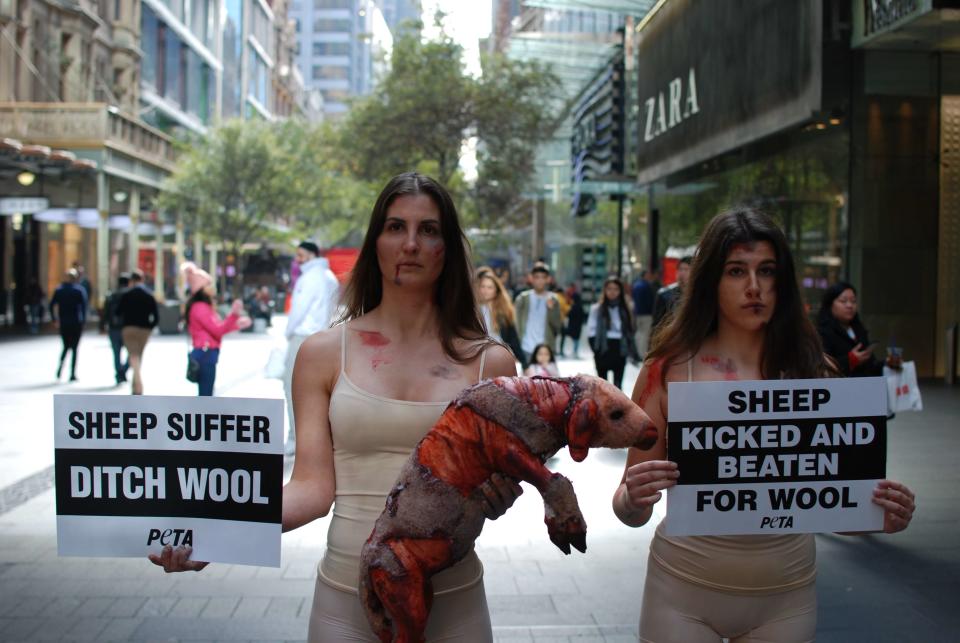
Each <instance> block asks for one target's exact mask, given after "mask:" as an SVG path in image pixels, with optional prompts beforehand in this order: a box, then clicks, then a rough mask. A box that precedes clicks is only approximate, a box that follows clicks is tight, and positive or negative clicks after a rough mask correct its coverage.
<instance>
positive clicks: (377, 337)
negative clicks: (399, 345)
mask: <svg viewBox="0 0 960 643" xmlns="http://www.w3.org/2000/svg"><path fill="white" fill-rule="evenodd" d="M357 334H358V335H360V341H361V342H363V345H364V346H373V347H375V348H382V347H384V346H386V345H387V344H389V343H390V340H389V339H387V338H386V337H384V336H383V335H381V334H380V333H376V332H372V331H368V330H358V331H357Z"/></svg>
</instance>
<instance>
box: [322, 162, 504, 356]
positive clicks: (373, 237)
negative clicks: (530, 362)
mask: <svg viewBox="0 0 960 643" xmlns="http://www.w3.org/2000/svg"><path fill="white" fill-rule="evenodd" d="M421 194H422V195H425V196H427V197H429V198H430V200H431V201H433V203H434V205H436V206H437V210H438V211H439V212H440V234H441V235H442V237H443V243H444V247H445V250H444V259H443V269H442V271H441V272H440V277H439V279H438V281H437V285H436V288H435V290H434V303H435V304H436V306H437V310H438V311H439V323H440V343H441V345H442V346H443V352H444V353H446V354H447V356H449V357H450V359H452V360H454V361H456V362H460V363H463V362H467V361H469V360H471V359H473V358H474V357H476V356H477V355H478V354H479V353H480V352H481V351H482V350H483V349H484V347H485V346H486V344H488V343H494V342H493V341H492V340H489V339H487V341H485V342H481V343H479V344H477V345H475V346H474V347H473V348H471V349H469V350H466V351H459V350H457V348H456V347H455V342H456V340H457V339H465V340H469V341H475V340H483V339H485V338H486V337H487V335H486V332H485V331H484V328H483V322H482V321H481V319H480V313H479V310H478V308H477V302H476V298H475V295H474V289H473V266H472V265H471V261H470V253H469V250H468V248H469V246H468V242H467V238H466V236H465V235H464V234H463V229H462V228H461V227H460V220H459V217H458V215H457V208H456V206H455V205H454V204H453V199H452V198H450V194H449V193H448V192H447V190H446V189H445V188H444V187H443V186H442V185H440V184H439V183H438V182H437V181H435V180H433V179H431V178H430V177H428V176H424V175H422V174H418V173H417V172H405V173H404V174H399V175H397V176H395V177H393V178H392V179H390V181H389V182H387V184H386V185H385V186H384V188H383V190H381V191H380V196H378V197H377V202H376V203H375V204H374V206H373V212H371V214H370V223H369V225H368V226H367V234H366V236H365V237H364V239H363V246H362V247H361V249H360V255H359V256H358V257H357V263H356V265H354V267H353V270H352V271H351V273H350V280H349V281H348V282H347V285H346V288H345V290H344V293H343V304H344V308H345V310H344V313H343V315H342V317H341V318H340V321H342V322H343V321H348V320H351V319H356V318H357V317H360V316H361V315H363V314H364V313H368V312H370V311H371V310H373V309H374V308H376V307H377V306H379V305H380V301H381V300H382V299H383V273H382V272H381V271H380V263H379V261H378V260H377V239H378V238H379V237H380V234H381V233H382V232H383V227H384V224H385V222H386V219H387V211H388V210H389V209H390V206H391V205H392V204H393V202H394V201H395V200H396V199H397V198H398V197H401V196H413V195H421Z"/></svg>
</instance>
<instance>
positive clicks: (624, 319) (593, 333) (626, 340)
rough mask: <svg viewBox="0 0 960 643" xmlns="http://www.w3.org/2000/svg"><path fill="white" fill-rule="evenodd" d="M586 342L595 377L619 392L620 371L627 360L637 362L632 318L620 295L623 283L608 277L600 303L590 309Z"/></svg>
mask: <svg viewBox="0 0 960 643" xmlns="http://www.w3.org/2000/svg"><path fill="white" fill-rule="evenodd" d="M587 338H588V339H589V341H590V348H592V349H593V363H594V365H595V366H596V368H597V375H598V376H599V377H602V378H604V379H606V378H607V374H608V373H612V375H613V379H612V380H610V381H611V382H613V383H614V384H615V385H616V386H617V387H618V388H619V387H621V386H623V371H624V369H625V368H626V366H627V359H632V360H639V359H640V356H639V354H638V353H637V346H636V344H635V340H634V338H633V317H632V316H631V315H630V310H629V308H627V300H626V298H624V295H623V282H621V281H620V279H619V278H617V277H614V276H610V277H607V278H606V280H605V281H604V282H603V294H602V295H601V297H600V301H598V302H597V303H595V304H594V305H593V306H591V307H590V315H589V316H588V317H587Z"/></svg>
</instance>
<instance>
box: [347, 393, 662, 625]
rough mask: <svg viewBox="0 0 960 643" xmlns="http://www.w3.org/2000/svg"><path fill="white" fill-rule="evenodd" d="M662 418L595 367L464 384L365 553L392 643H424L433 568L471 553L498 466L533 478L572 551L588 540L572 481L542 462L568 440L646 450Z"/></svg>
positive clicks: (366, 584) (370, 596) (364, 586)
mask: <svg viewBox="0 0 960 643" xmlns="http://www.w3.org/2000/svg"><path fill="white" fill-rule="evenodd" d="M655 441H656V429H655V427H654V426H653V425H652V424H651V423H650V421H649V418H647V417H646V415H645V414H644V413H643V411H641V410H640V408H639V407H637V406H636V405H635V404H633V403H632V402H631V401H630V400H629V398H627V397H626V396H625V395H624V394H623V393H622V392H621V391H620V390H619V389H617V388H616V387H614V386H613V385H611V384H609V383H608V382H606V381H604V380H601V379H599V378H596V377H590V376H578V377H574V378H539V377H537V378H497V379H495V380H489V381H487V382H482V383H480V384H477V385H475V386H472V387H470V388H469V389H466V390H465V391H464V392H463V393H461V394H460V396H458V397H457V399H456V400H455V401H454V402H452V403H451V404H450V406H449V407H447V410H446V411H445V412H444V414H443V415H442V416H441V417H440V420H439V421H438V422H437V424H436V425H435V426H434V427H433V428H432V429H431V430H430V432H429V433H427V435H426V436H425V437H424V438H423V440H421V442H420V443H419V444H418V445H417V447H416V448H415V449H414V452H413V454H412V455H411V456H410V459H409V460H408V461H407V463H406V465H404V468H403V470H402V471H401V473H400V476H399V478H398V479H397V483H396V485H395V486H394V488H393V490H392V491H391V492H390V494H389V496H388V497H387V502H386V507H385V509H384V511H383V513H382V514H381V515H380V518H379V519H378V520H377V523H376V525H375V526H374V529H373V532H372V533H371V534H370V538H369V539H368V540H367V542H366V544H365V545H364V547H363V551H362V553H361V570H360V600H361V602H362V603H363V606H364V609H365V610H366V613H367V617H368V619H369V621H370V624H371V626H372V628H373V631H374V632H375V633H376V635H377V636H378V637H379V638H380V640H381V641H384V642H385V643H387V642H390V641H393V642H395V643H406V642H410V643H419V642H421V641H423V640H424V639H423V633H424V629H425V627H426V622H427V619H428V617H429V613H430V606H431V602H432V598H433V588H432V585H431V582H430V578H431V577H432V576H433V575H434V574H436V573H437V572H440V571H442V570H444V569H446V568H448V567H450V566H452V565H453V564H455V563H456V562H458V561H460V560H462V559H463V557H464V556H466V555H467V554H468V553H469V552H470V551H471V549H472V548H473V543H474V540H476V538H477V536H479V535H480V531H481V530H482V529H483V522H484V515H483V512H482V510H481V503H480V498H481V496H482V493H481V492H480V491H479V487H480V486H481V485H482V484H483V483H484V482H485V481H487V480H489V478H490V476H491V475H493V474H494V473H501V474H503V475H505V476H509V477H512V478H514V479H516V480H523V481H526V482H529V483H530V484H532V485H533V486H534V487H535V488H536V489H537V490H538V491H539V492H540V494H541V495H542V496H543V500H544V507H545V522H546V525H547V530H548V533H549V535H550V540H551V541H553V542H554V544H556V545H557V547H559V548H560V549H561V550H562V551H564V553H570V546H571V545H572V546H573V547H574V548H575V549H577V550H579V551H581V552H582V551H585V550H586V524H585V522H584V520H583V515H582V514H581V512H580V508H579V506H578V504H577V498H576V495H575V494H574V492H573V485H572V484H571V483H570V481H569V480H567V479H566V478H564V477H563V476H561V475H559V474H556V473H552V472H551V471H550V470H549V469H547V468H546V467H545V466H544V462H546V460H547V459H548V458H549V457H550V456H552V455H553V454H554V453H556V452H557V451H558V450H560V449H561V448H562V447H564V446H568V447H569V450H570V454H571V456H572V457H573V459H574V460H576V461H578V462H579V461H581V460H583V459H584V458H585V457H586V455H587V451H588V449H589V448H591V447H598V446H605V447H612V448H623V447H628V446H635V447H638V448H642V449H649V448H650V447H651V446H653V444H654V443H655Z"/></svg>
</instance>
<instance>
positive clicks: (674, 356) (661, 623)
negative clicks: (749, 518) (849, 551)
mask: <svg viewBox="0 0 960 643" xmlns="http://www.w3.org/2000/svg"><path fill="white" fill-rule="evenodd" d="M832 373H835V371H833V369H832V367H831V365H830V363H829V362H828V360H827V358H826V357H825V356H824V354H823V351H822V349H821V346H820V340H819V338H818V337H817V334H816V331H815V330H814V328H813V325H812V324H811V323H810V321H809V320H808V319H807V316H806V314H805V312H804V309H803V303H802V299H801V296H800V292H799V288H798V286H797V279H796V272H795V269H794V264H793V257H792V256H791V253H790V248H789V246H788V245H787V240H786V237H785V236H784V234H783V232H782V231H781V230H780V228H778V227H777V225H776V224H775V223H774V222H773V220H772V219H770V218H769V217H768V216H766V215H764V214H762V213H760V212H758V211H756V210H753V209H748V208H743V209H735V210H731V211H728V212H724V213H721V214H719V215H717V216H716V217H714V219H713V220H712V221H711V222H710V223H709V224H708V225H707V228H706V230H705V231H704V233H703V236H702V238H701V240H700V245H699V250H698V252H697V255H696V259H695V260H694V262H693V266H692V272H691V275H690V280H689V283H688V284H687V292H686V294H685V296H684V299H683V300H682V301H681V303H680V307H679V308H678V309H677V311H676V315H675V316H674V317H673V318H672V319H671V321H670V322H669V325H667V326H666V327H664V328H663V329H662V333H661V334H660V336H659V341H657V342H656V343H655V346H654V347H653V349H652V350H651V351H650V353H649V354H648V355H647V359H646V362H645V364H644V367H643V369H642V370H641V372H640V377H639V379H638V380H637V384H636V387H635V388H634V391H633V399H634V401H635V402H636V403H637V404H639V405H640V406H641V407H642V408H643V409H644V411H645V412H646V413H647V415H648V416H650V419H651V420H652V421H653V423H654V424H655V425H656V426H657V430H658V432H659V436H658V440H657V443H656V445H655V446H654V447H653V448H652V449H650V450H649V451H640V450H638V449H630V451H629V453H628V456H627V463H626V467H625V470H624V474H623V478H622V481H621V484H620V486H619V487H618V488H617V490H616V492H615V494H614V496H613V509H614V512H615V513H616V515H617V517H618V518H619V519H620V521H621V522H623V523H624V524H626V525H628V526H631V527H639V526H641V525H644V524H646V523H647V522H648V521H649V520H650V517H651V515H652V510H653V505H654V504H656V503H657V502H658V501H659V500H660V498H661V496H662V493H663V491H664V490H665V489H668V488H670V487H672V486H674V485H675V484H676V481H677V478H678V477H679V476H681V475H683V472H682V471H678V470H677V466H676V463H674V462H670V461H667V460H666V427H667V422H668V419H669V418H668V417H667V415H666V410H667V409H668V408H669V407H668V400H667V393H668V389H667V383H668V382H689V381H701V380H708V381H714V380H760V379H781V378H816V377H824V376H828V375H830V374H832ZM873 501H874V502H875V503H876V504H877V505H879V506H880V507H882V508H883V511H884V517H883V531H885V532H886V533H894V532H897V531H900V530H902V529H905V528H906V527H907V525H908V524H909V523H910V519H911V517H912V515H913V510H914V496H913V493H912V492H911V491H910V490H909V489H908V488H907V487H905V486H904V485H902V484H900V483H898V482H893V481H890V480H883V481H881V482H880V483H879V484H878V485H877V487H876V489H875V491H874V498H873ZM815 576H816V552H815V541H814V537H813V534H781V535H770V536H667V535H666V534H665V533H664V530H663V523H662V522H661V523H660V525H659V526H658V527H657V529H656V531H655V533H654V537H653V540H652V542H651V544H650V555H649V559H648V562H647V578H646V584H645V587H644V591H643V602H642V607H641V613H640V640H642V641H656V642H657V643H691V642H694V643H697V642H700V641H703V642H707V641H709V642H711V643H717V642H719V641H720V638H721V637H726V638H729V639H730V641H731V642H746V641H812V640H814V635H815V633H816V621H817V602H816V601H817V598H816V591H815V588H814V579H815Z"/></svg>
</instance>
